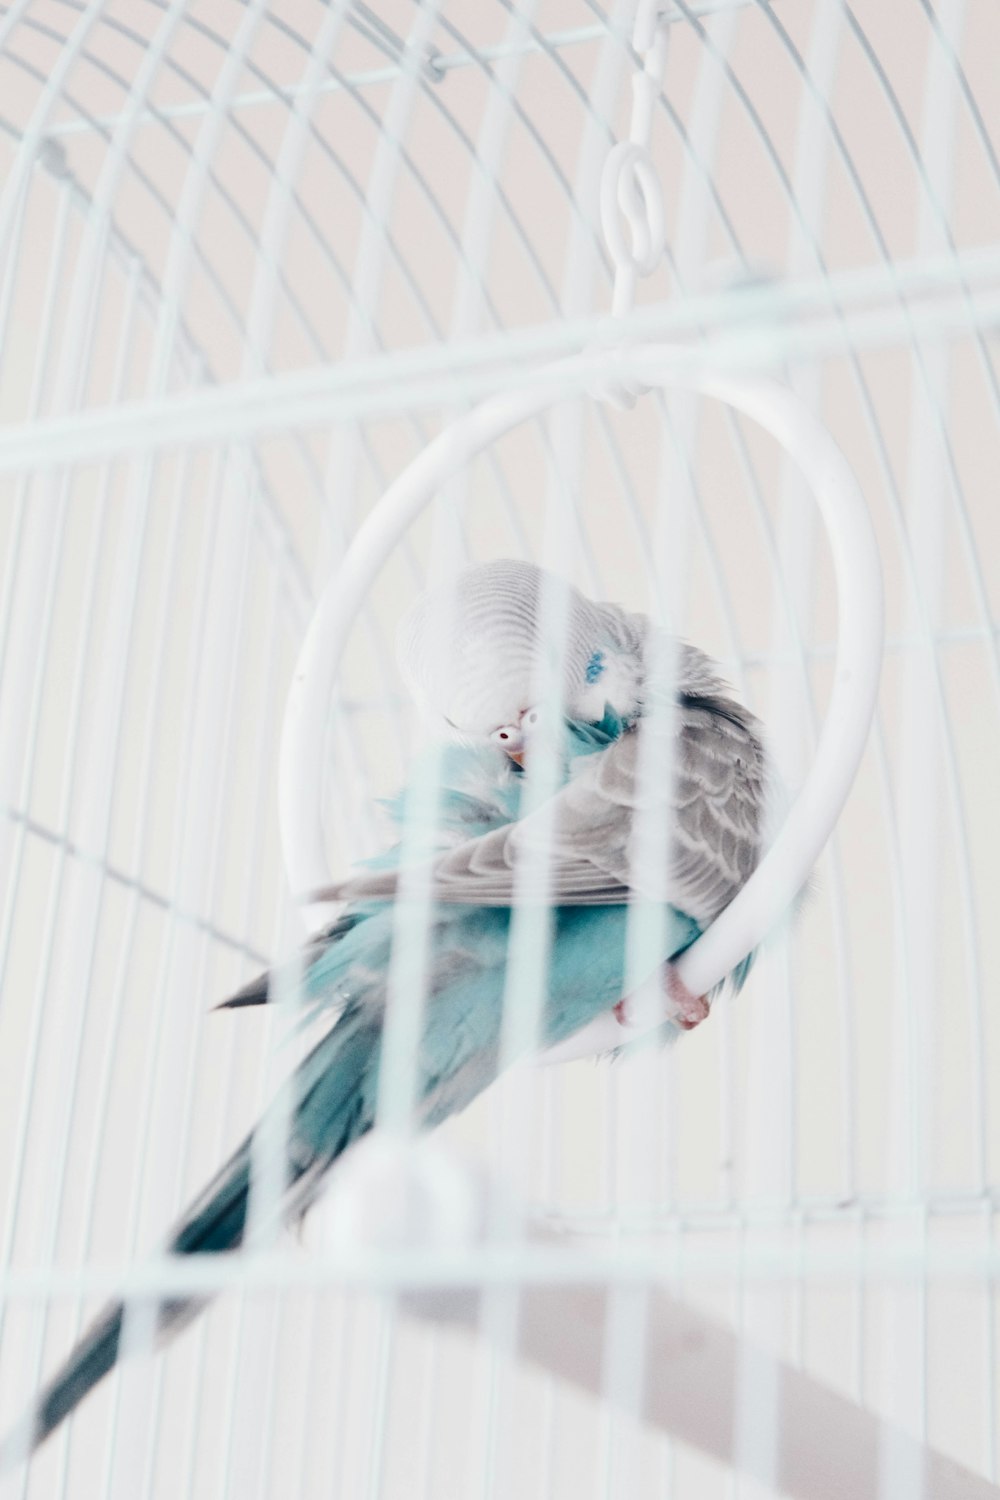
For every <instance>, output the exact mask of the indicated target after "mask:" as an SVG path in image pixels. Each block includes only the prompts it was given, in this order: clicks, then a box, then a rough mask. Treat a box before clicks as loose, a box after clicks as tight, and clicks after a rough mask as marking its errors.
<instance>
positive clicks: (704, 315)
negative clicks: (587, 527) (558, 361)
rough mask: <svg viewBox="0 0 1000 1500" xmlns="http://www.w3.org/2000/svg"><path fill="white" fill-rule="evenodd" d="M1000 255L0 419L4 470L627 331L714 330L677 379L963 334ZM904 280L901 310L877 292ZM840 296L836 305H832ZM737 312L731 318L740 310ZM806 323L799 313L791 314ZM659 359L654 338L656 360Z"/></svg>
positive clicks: (417, 389) (311, 418)
mask: <svg viewBox="0 0 1000 1500" xmlns="http://www.w3.org/2000/svg"><path fill="white" fill-rule="evenodd" d="M998 277H1000V258H998V255H997V252H996V250H994V249H990V250H989V251H988V252H985V253H980V252H971V253H970V254H968V255H964V256H955V255H952V256H949V257H947V258H946V259H945V260H944V261H926V260H924V261H920V262H915V263H913V264H912V265H911V266H909V267H907V266H905V265H903V266H898V267H897V268H896V270H895V273H894V274H893V276H892V277H891V278H888V277H887V276H886V275H885V273H884V272H882V271H879V272H877V273H874V274H873V273H871V272H864V273H857V272H845V273H843V274H842V275H839V276H836V277H826V278H823V279H822V280H821V281H818V282H817V281H812V280H810V281H809V282H807V283H805V284H800V285H796V286H790V287H784V288H781V289H780V290H779V289H777V288H769V289H767V290H766V291H764V292H760V291H757V290H754V289H746V290H745V291H740V293H739V294H738V296H737V295H735V294H733V293H729V294H728V295H725V296H707V297H698V298H692V299H691V300H690V301H688V302H686V303H684V304H683V305H679V304H677V303H676V302H671V303H668V304H663V305H661V306H659V307H657V306H652V305H650V306H645V307H643V308H642V309H641V310H640V311H639V312H637V313H635V314H633V315H631V316H630V317H628V318H622V319H614V320H611V319H609V318H607V317H602V318H582V319H578V320H573V321H567V322H566V323H564V324H560V325H554V324H547V325H545V327H544V328H542V329H541V330H534V329H533V330H530V331H527V332H524V333H520V332H519V333H516V334H503V335H495V334H494V335H490V336H488V337H485V338H482V339H476V340H471V341H470V342H469V343H468V344H463V345H459V346H458V347H442V348H421V349H419V350H417V351H409V350H407V351H405V352H403V353H401V354H393V355H381V356H379V357H377V358H375V359H365V360H358V361H351V362H350V363H348V364H342V365H333V366H322V367H320V368H319V369H308V370H297V371H293V372H292V373H290V374H283V375H278V376H271V377H269V378H266V379H256V380H249V381H239V382H233V383H231V384H228V385H221V386H217V387H215V388H214V389H211V390H205V389H199V390H197V391H194V392H185V393H183V394H182V395H178V396H167V397H159V398H155V399H150V400H145V401H142V402H132V403H125V404H123V405H122V406H121V407H117V408H104V407H99V408H95V409H92V410H89V411H85V412H75V413H72V414H70V415H67V416H64V417H57V418H52V419H49V420H45V421H38V422H31V423H24V424H22V425H20V426H18V427H7V428H3V429H0V472H10V471H12V470H16V469H19V468H24V467H38V468H44V467H46V466H47V465H52V464H67V463H73V462H80V461H85V460H92V459H95V458H97V457H100V456H101V455H103V454H105V453H109V452H113V451H114V452H121V453H125V452H134V451H138V450H143V449H155V448H163V447H172V446H175V445H177V444H181V443H209V442H211V443H214V442H219V441H221V440H222V439H224V438H227V437H229V438H232V437H239V436H250V437H257V438H260V437H262V436H263V435H264V434H266V433H271V432H280V431H286V430H290V429H292V428H305V427H309V426H312V425H317V424H321V423H327V422H330V421H335V420H347V419H355V418H357V417H358V416H361V415H365V414H377V413H386V412H392V411H399V410H414V411H415V410H419V409H421V408H424V409H426V408H429V407H437V406H441V405H442V404H444V405H449V404H452V403H455V402H456V401H462V400H468V399H469V398H470V397H475V396H479V395H483V394H489V393H491V392H495V391H497V390H503V389H505V388H511V387H520V386H523V385H527V384H534V383H538V384H543V383H544V382H545V380H546V379H547V375H546V370H547V369H548V368H551V367H542V366H531V365H527V364H526V363H525V361H526V360H528V359H530V358H532V357H539V356H541V357H543V358H544V357H545V356H551V355H553V354H559V353H562V352H563V351H565V350H566V349H567V348H573V347H579V346H581V345H598V346H600V345H603V346H604V347H603V348H596V349H595V350H594V351H593V352H592V353H591V354H588V355H587V356H583V355H581V356H579V360H580V368H579V375H580V379H581V382H582V381H583V379H584V378H586V379H588V380H589V379H593V378H598V379H599V378H601V377H602V376H606V375H607V365H606V361H607V359H608V358H609V354H608V350H609V348H611V347H612V346H614V345H616V344H617V343H618V342H619V341H620V340H621V339H623V338H630V337H632V338H634V337H637V336H641V337H645V336H648V335H650V334H657V335H665V334H667V333H670V334H675V333H676V334H681V333H685V334H690V335H692V336H694V335H695V334H696V333H697V332H698V328H699V325H707V326H708V327H709V328H716V329H717V330H718V332H716V333H715V334H710V335H708V336H707V337H705V336H704V335H702V336H700V337H699V341H698V343H697V344H695V343H687V342H679V343H677V344H676V345H673V346H671V352H670V355H669V359H670V360H671V361H672V362H673V363H674V364H675V366H676V377H677V379H678V381H679V382H681V381H683V380H684V379H685V378H686V377H687V374H688V372H689V371H690V369H691V367H692V366H694V365H699V366H702V365H705V364H708V363H711V364H712V365H713V366H715V367H721V368H732V369H735V370H748V369H749V370H755V369H768V368H772V367H773V366H775V365H776V364H777V363H779V362H780V361H782V360H787V359H797V358H810V359H818V358H822V357H823V356H825V355H827V354H831V353H838V352H843V351H844V350H857V349H861V348H868V347H878V346H880V345H883V344H887V343H895V342H897V341H898V340H899V338H900V335H901V334H902V333H906V334H907V335H912V334H919V335H920V336H921V337H923V338H949V337H962V336H964V335H967V334H968V331H969V298H970V296H973V297H974V298H975V299H976V312H977V316H978V320H979V326H980V328H982V329H988V328H990V327H992V326H994V325H995V324H997V323H1000V291H998V287H997V283H998ZM901 290H903V291H907V292H909V293H910V294H911V296H912V297H913V298H914V299H916V300H914V301H913V302H911V303H909V304H908V305H907V306H906V307H905V308H903V309H901V308H900V307H899V306H898V305H896V306H892V305H886V304H885V303H883V302H882V301H880V298H881V297H882V296H883V294H884V295H885V296H886V297H889V296H892V297H895V298H898V296H899V294H900V291H901ZM831 306H836V307H837V312H836V314H835V315H830V314H829V313H828V311H827V310H828V309H829V308H830V307H831ZM737 314H739V315H741V316H740V317H737V316H736V315H737ZM796 320H801V321H796ZM652 352H653V351H652V349H651V346H650V347H643V346H639V347H638V348H637V349H636V350H634V351H633V352H632V353H631V354H630V355H629V360H628V363H629V369H628V370H626V369H625V365H624V362H623V363H622V374H623V375H625V374H626V373H628V374H631V373H632V371H633V369H634V375H635V378H637V379H645V380H650V379H651V378H653V376H652V372H651V371H650V370H649V369H648V368H646V366H647V363H648V361H649V359H650V358H651V357H652ZM664 357H666V356H665V355H664V353H663V349H662V347H661V349H660V351H658V358H660V359H663V358H664Z"/></svg>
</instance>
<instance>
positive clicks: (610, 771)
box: [323, 695, 766, 922]
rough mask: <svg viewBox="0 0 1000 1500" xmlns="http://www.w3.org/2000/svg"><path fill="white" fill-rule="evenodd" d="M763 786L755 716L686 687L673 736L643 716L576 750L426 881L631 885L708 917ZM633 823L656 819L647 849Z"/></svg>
mask: <svg viewBox="0 0 1000 1500" xmlns="http://www.w3.org/2000/svg"><path fill="white" fill-rule="evenodd" d="M671 751H672V755H671ZM671 759H672V761H673V775H672V776H671V774H670V767H671ZM765 785H766V772H765V765H764V752H763V748H762V746H761V743H760V739H759V736H758V733H757V723H756V720H755V719H754V718H753V716H752V715H750V714H749V713H747V712H746V711H745V710H743V709H742V708H739V707H738V706H737V705H735V704H732V703H731V702H730V700H728V699H713V698H695V697H692V696H689V695H685V696H682V697H681V699H680V700H679V702H678V704H677V706H676V708H675V711H674V713H673V716H672V732H671V743H670V744H667V743H665V742H661V743H659V744H658V743H657V739H656V731H655V730H654V729H652V728H651V727H650V726H649V724H648V723H647V724H646V725H645V726H644V725H643V721H642V720H640V721H639V725H638V726H637V727H636V728H635V729H633V730H630V731H629V732H627V733H626V734H623V735H622V736H621V738H620V739H617V740H615V741H614V743H613V744H611V745H609V746H608V748H607V749H605V750H603V751H600V752H599V753H596V754H593V755H588V756H585V757H583V758H582V759H581V760H580V761H579V762H578V763H577V769H576V772H575V774H574V775H573V777H572V779H571V780H570V781H569V782H568V783H567V784H566V785H565V786H564V787H563V788H561V790H560V791H559V792H558V793H557V794H556V795H555V796H554V797H553V798H552V799H551V800H550V801H549V802H548V803H546V804H545V805H544V806H543V807H540V808H538V809H537V810H535V811H534V812H532V813H529V814H527V815H526V816H524V817H522V818H520V819H518V821H517V822H514V823H510V824H506V825H504V826H503V827H500V828H495V829H492V830H491V831H490V832H488V833H486V834H483V835H482V836H481V837H479V838H475V839H469V840H467V841H466V842H464V843H462V844H459V845H458V846H457V847H456V848H453V849H450V850H448V851H446V852H445V853H443V854H441V855H440V856H439V857H438V858H437V859H436V860H435V861H434V862H433V863H432V864H430V865H428V866H427V879H428V882H429V886H430V889H431V891H432V893H433V895H434V896H435V898H436V899H438V900H440V901H446V902H458V903H469V904H474V905H480V906H506V905H510V904H511V903H512V902H513V901H523V900H531V899H544V900H545V901H547V902H551V903H553V904H557V905H566V906H575V905H612V904H616V903H619V902H623V901H627V900H628V899H629V897H630V894H631V893H632V892H638V893H640V894H642V895H645V896H648V897H651V898H652V899H654V900H657V901H667V902H669V903H670V904H671V905H673V906H676V907H678V908H679V909H680V910H681V911H685V912H687V913H688V914H689V915H690V916H692V917H694V918H695V920H697V921H702V922H704V921H710V920H711V919H712V918H713V917H714V916H716V915H717V913H718V912H719V911H721V910H722V908H723V907H724V906H726V905H727V904H728V902H729V901H731V900H732V898H733V896H734V895H735V894H736V892H737V891H738V890H739V888H740V887H741V886H742V885H743V883H744V882H745V880H746V879H747V877H748V875H749V874H750V873H751V871H752V870H753V868H754V866H755V865H756V863H757V859H758V855H759V850H760V836H761V832H762V825H763V804H764V796H765ZM640 823H641V825H642V829H647V828H650V827H652V828H654V829H657V828H659V830H661V832H660V837H659V838H658V839H657V838H656V837H654V838H653V839H652V840H647V841H646V842H648V843H650V845H651V846H652V847H651V855H652V857H649V856H648V855H644V853H643V851H642V845H643V840H642V838H641V837H640V838H636V837H635V834H637V833H639V832H640V831H641V829H640V827H639V825H640ZM633 847H634V848H635V851H636V858H635V859H633ZM398 880H399V871H398V870H379V871H371V872H362V873H360V874H359V875H357V876H354V877H352V878H351V879H349V880H347V881H346V882H344V883H343V884H342V885H338V886H335V887H332V888H331V890H330V891H329V892H324V893H323V894H325V895H329V896H331V897H334V898H337V899H343V900H352V901H353V900H363V899H366V898H376V899H377V898H379V897H383V898H385V897H391V896H393V895H394V894H395V892H396V888H397V883H398Z"/></svg>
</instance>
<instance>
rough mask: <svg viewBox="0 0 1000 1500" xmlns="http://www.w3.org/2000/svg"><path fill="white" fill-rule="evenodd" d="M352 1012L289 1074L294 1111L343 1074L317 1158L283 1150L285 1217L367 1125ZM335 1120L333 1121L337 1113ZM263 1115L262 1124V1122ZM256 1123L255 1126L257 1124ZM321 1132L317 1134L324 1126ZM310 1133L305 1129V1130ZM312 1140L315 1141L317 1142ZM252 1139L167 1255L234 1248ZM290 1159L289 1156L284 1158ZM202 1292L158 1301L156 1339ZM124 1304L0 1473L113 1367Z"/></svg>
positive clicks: (103, 1324)
mask: <svg viewBox="0 0 1000 1500" xmlns="http://www.w3.org/2000/svg"><path fill="white" fill-rule="evenodd" d="M359 1019H360V1018H359V1017H358V1016H357V1015H356V1014H352V1015H347V1014H345V1015H344V1016H342V1017H341V1019H340V1021H339V1022H338V1023H337V1025H336V1026H334V1027H333V1029H332V1030H331V1031H330V1032H328V1033H327V1035H326V1036H325V1037H324V1038H323V1039H322V1040H321V1041H320V1042H319V1043H318V1044H317V1046H316V1047H315V1048H314V1049H313V1051H312V1052H311V1053H310V1054H309V1056H308V1057H307V1058H306V1059H305V1060H304V1062H303V1063H302V1064H301V1065H300V1068H299V1070H298V1073H297V1075H296V1077H297V1079H298V1080H299V1090H300V1092H299V1096H298V1099H297V1101H296V1110H297V1111H298V1113H299V1114H301V1112H302V1111H303V1110H308V1109H309V1108H310V1106H312V1107H313V1108H315V1097H314V1096H315V1089H314V1088H312V1087H311V1083H312V1081H313V1080H314V1079H315V1078H316V1077H317V1076H319V1077H320V1078H323V1077H325V1078H326V1079H327V1081H329V1079H330V1073H331V1071H336V1070H337V1063H338V1061H339V1062H342V1063H343V1065H344V1067H345V1070H346V1071H347V1072H348V1073H350V1074H351V1075H352V1076H351V1078H344V1079H343V1080H342V1081H341V1086H340V1087H339V1088H336V1089H333V1088H330V1089H328V1090H327V1096H326V1103H327V1106H328V1108H329V1110H330V1115H329V1116H328V1117H327V1120H326V1122H325V1124H326V1126H327V1127H328V1129H329V1135H328V1137H327V1138H328V1139H330V1140H332V1141H333V1142H335V1144H334V1146H333V1149H332V1150H330V1151H329V1152H328V1153H326V1160H325V1161H324V1162H322V1163H320V1162H319V1161H318V1157H319V1155H320V1152H319V1151H312V1152H310V1151H309V1150H306V1151H301V1150H299V1151H296V1152H294V1153H290V1157H289V1159H288V1161H287V1163H286V1181H287V1190H286V1193H285V1197H284V1200H283V1205H282V1207H283V1209H284V1214H285V1217H286V1219H287V1218H291V1217H294V1216H295V1214H296V1213H298V1212H301V1211H302V1210H303V1209H304V1207H305V1206H307V1204H308V1201H309V1198H310V1197H311V1192H312V1187H311V1185H312V1184H314V1183H315V1182H316V1181H317V1180H318V1177H319V1176H321V1175H322V1170H320V1171H319V1172H317V1167H318V1166H319V1167H320V1168H321V1169H322V1167H325V1166H326V1165H328V1164H329V1161H331V1160H333V1158H334V1157H335V1156H336V1155H338V1154H339V1152H340V1151H342V1150H344V1149H346V1147H347V1146H348V1145H349V1144H351V1142H352V1141H354V1140H355V1139H357V1138H358V1136H360V1135H361V1134H363V1133H364V1131H365V1130H366V1129H368V1127H369V1126H370V1124H371V1119H370V1116H369V1115H368V1114H367V1113H366V1112H364V1111H361V1112H359V1111H358V1109H357V1107H356V1099H355V1097H353V1096H355V1095H356V1088H355V1087H354V1085H355V1083H356V1080H357V1076H358V1069H359V1066H363V1063H364V1060H365V1059H366V1058H367V1059H369V1060H370V1058H371V1055H372V1053H373V1052H374V1051H375V1050H376V1048H377V1042H378V1029H377V1027H374V1026H371V1025H370V1024H368V1025H365V1024H360V1025H359V1024H358V1021H359ZM341 1114H342V1115H343V1119H341V1120H338V1118H337V1116H338V1115H341ZM267 1119H268V1116H267V1115H265V1117H264V1121H263V1122H262V1125H263V1127H264V1128H265V1129H266V1128H267ZM258 1129H260V1127H258ZM324 1133H325V1132H324ZM309 1134H310V1135H311V1134H312V1132H311V1131H310V1132H309ZM317 1144H318V1143H317ZM252 1150H253V1137H252V1136H251V1137H249V1138H248V1139H247V1140H246V1141H244V1143H243V1144H242V1146H240V1147H239V1149H238V1150H237V1151H236V1152H235V1153H234V1154H233V1156H232V1157H231V1158H230V1159H229V1161H228V1162H227V1163H226V1165H225V1166H224V1167H222V1168H221V1170H220V1171H219V1172H218V1173H217V1174H216V1176H215V1177H214V1178H213V1179H212V1181H211V1182H210V1183H209V1184H208V1186H207V1187H206V1188H205V1189H204V1191H203V1192H202V1193H201V1194H200V1195H199V1197H198V1198H197V1199H196V1200H195V1201H194V1203H193V1204H191V1206H190V1208H189V1209H188V1210H187V1212H186V1213H185V1214H184V1216H183V1217H182V1219H181V1221H180V1223H179V1224H178V1225H177V1226H176V1228H175V1230H174V1232H173V1233H172V1235H171V1236H170V1239H169V1241H168V1244H167V1247H166V1248H167V1250H168V1252H169V1253H170V1254H174V1255H195V1254H216V1253H222V1252H224V1251H227V1250H234V1249H236V1248H237V1247H238V1246H239V1245H240V1244H241V1243H242V1241H243V1237H244V1234H245V1231H246V1226H247V1210H248V1206H249V1202H250V1186H251V1170H252V1168H251V1159H252ZM292 1157H294V1160H293V1159H292ZM204 1300H205V1299H204V1298H173V1299H170V1300H166V1301H164V1302H162V1303H161V1304H160V1306H159V1307H158V1309H157V1313H156V1328H157V1332H158V1334H159V1335H160V1337H161V1338H169V1337H171V1336H172V1335H173V1334H174V1333H176V1332H178V1331H179V1330H180V1329H181V1328H182V1327H183V1326H184V1325H185V1324H186V1323H187V1322H188V1321H189V1320H190V1318H191V1317H192V1316H193V1315H194V1314H195V1313H196V1312H197V1311H198V1309H199V1308H200V1307H201V1306H202V1305H203V1303H204ZM124 1323H125V1306H124V1304H123V1303H121V1302H118V1303H115V1304H113V1305H112V1306H111V1307H108V1308H106V1309H105V1310H104V1311H103V1312H102V1313H101V1314H100V1316H99V1317H98V1319H97V1321H96V1322H95V1323H94V1325H93V1327H92V1328H91V1329H90V1330H89V1331H88V1332H87V1333H86V1334H85V1335H84V1337H83V1338H82V1339H81V1340H80V1342H79V1343H78V1344H77V1346H76V1348H75V1349H73V1350H72V1352H71V1353H70V1355H69V1357H68V1358H67V1359H66V1361H65V1362H64V1364H63V1365H62V1366H61V1367H60V1368H59V1369H58V1370H57V1371H56V1373H55V1374H54V1375H53V1377H52V1378H51V1379H50V1380H49V1381H48V1383H47V1384H46V1385H45V1387H44V1388H43V1390H42V1391H41V1392H40V1394H39V1395H38V1396H37V1397H36V1399H35V1401H34V1403H33V1404H32V1407H31V1409H30V1411H29V1412H28V1414H27V1415H26V1416H25V1418H24V1419H23V1420H22V1421H21V1422H20V1423H19V1424H18V1426H17V1427H16V1428H14V1429H13V1430H12V1431H11V1433H10V1434H9V1435H8V1436H7V1437H6V1438H5V1440H4V1441H3V1443H2V1444H0V1474H3V1473H6V1472H8V1471H9V1470H11V1469H12V1468H15V1467H17V1466H18V1465H19V1464H21V1463H22V1462H24V1461H25V1460H26V1459H27V1458H29V1457H30V1455H31V1454H32V1453H33V1452H34V1450H35V1449H36V1448H37V1447H38V1446H39V1445H40V1444H41V1443H43V1442H44V1441H45V1439H46V1438H47V1437H48V1436H49V1434H50V1433H51V1432H53V1431H54V1429H55V1428H56V1427H58V1426H59V1424H60V1423H61V1422H62V1421H63V1420H64V1419H65V1418H66V1417H67V1416H68V1415H69V1414H70V1412H72V1411H73V1409H74V1408H75V1407H76V1406H77V1405H78V1404H79V1403H80V1402H81V1401H82V1400H83V1399H84V1397H85V1396H86V1395H87V1394H88V1393H89V1392H90V1391H91V1390H92V1389H93V1388H94V1386H96V1385H97V1384H98V1383H99V1381H101V1380H102V1379H103V1378H104V1376H105V1375H107V1374H108V1373H109V1371H110V1370H112V1369H113V1367H114V1365H115V1364H116V1363H117V1361H118V1356H119V1348H120V1345H121V1338H122V1329H123V1327H124Z"/></svg>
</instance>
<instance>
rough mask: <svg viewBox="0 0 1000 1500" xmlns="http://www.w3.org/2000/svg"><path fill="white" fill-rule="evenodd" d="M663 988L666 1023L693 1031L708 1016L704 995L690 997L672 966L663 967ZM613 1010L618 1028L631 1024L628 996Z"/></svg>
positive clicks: (690, 994)
mask: <svg viewBox="0 0 1000 1500" xmlns="http://www.w3.org/2000/svg"><path fill="white" fill-rule="evenodd" d="M663 987H664V991H665V995H666V1001H667V1003H666V1006H665V1007H664V1014H665V1018H666V1019H667V1020H668V1021H673V1023H674V1025H675V1026H679V1027H680V1028H681V1030H682V1031H693V1030H694V1028H695V1027H696V1026H697V1025H698V1023H699V1022H700V1021H704V1019H705V1017H706V1016H707V1015H708V1001H707V1000H706V999H705V996H704V995H692V993H691V991H690V990H689V989H688V987H687V985H686V984H685V983H684V981H683V979H682V978H681V977H680V975H679V974H678V972H677V970H676V969H675V968H674V966H673V964H665V965H664V969H663ZM614 1010H615V1018H616V1020H617V1021H618V1024H619V1025H620V1026H630V1025H631V1024H632V1017H631V1006H630V1005H629V1000H628V996H626V997H625V999H624V1000H619V1002H618V1004H617V1005H616V1006H615V1008H614Z"/></svg>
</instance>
